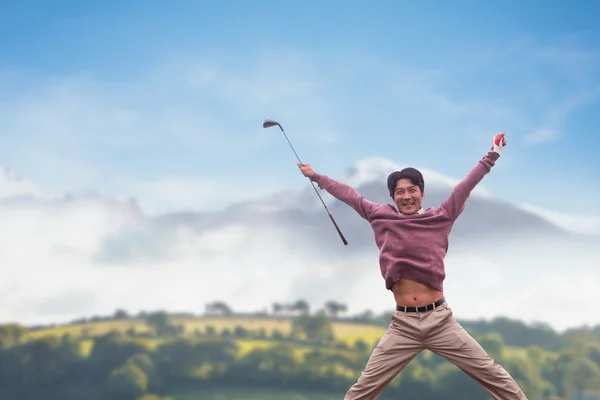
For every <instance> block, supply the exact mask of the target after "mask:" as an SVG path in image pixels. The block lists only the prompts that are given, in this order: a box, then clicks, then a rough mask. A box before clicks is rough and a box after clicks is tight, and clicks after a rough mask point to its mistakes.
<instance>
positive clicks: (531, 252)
mask: <svg viewBox="0 0 600 400" xmlns="http://www.w3.org/2000/svg"><path fill="white" fill-rule="evenodd" d="M4 183H6V182H4ZM9 184H10V182H9ZM186 187H187V186H186ZM31 188H32V190H31V192H30V193H36V192H40V189H38V188H36V187H35V186H32V187H31ZM177 189H178V186H177V184H175V186H172V187H171V190H175V191H176V190H177ZM0 192H2V185H0ZM246 212H248V210H245V211H243V213H242V214H241V215H240V216H239V217H238V218H239V219H233V220H232V221H230V223H227V224H225V225H221V226H217V227H214V228H210V229H208V228H209V227H208V226H204V225H203V224H198V223H197V222H194V221H192V220H190V219H189V218H185V217H182V218H181V219H180V221H179V222H177V223H175V222H173V223H172V225H171V226H170V227H167V226H166V225H164V224H163V223H161V222H159V221H156V220H151V219H148V218H146V217H144V216H143V215H141V213H140V212H139V210H138V209H137V207H136V206H135V203H131V202H130V201H127V200H115V199H111V198H107V197H102V196H99V195H97V194H85V193H84V194H74V195H56V194H52V195H48V196H47V197H44V198H43V197H36V196H35V195H33V196H32V197H29V199H24V198H20V199H19V198H12V199H8V200H7V199H5V200H4V201H3V202H0V218H2V220H3V221H4V222H3V224H2V225H0V244H1V245H0V265H2V276H3V278H2V281H1V282H0V298H1V300H2V301H1V304H2V307H0V321H11V320H12V321H14V320H17V321H20V322H23V323H40V322H42V323H43V322H60V321H68V320H71V319H74V318H78V317H81V316H90V315H94V314H105V315H106V314H110V313H112V312H113V311H114V310H116V309H117V308H125V309H126V310H129V311H131V312H136V311H139V310H143V309H144V310H152V309H168V310H177V311H190V312H196V313H201V312H203V309H204V304H206V303H207V302H210V301H213V300H216V299H220V300H225V301H227V302H229V303H230V304H231V305H232V306H233V307H234V308H235V309H237V310H241V311H251V310H261V309H268V308H269V307H270V305H271V303H272V302H274V301H293V300H295V299H297V298H305V299H307V300H309V302H310V303H311V304H312V305H313V308H315V307H320V306H322V304H323V303H324V302H325V301H327V300H329V299H336V300H338V301H342V302H345V303H346V304H348V306H349V308H350V312H353V313H354V312H361V311H363V310H365V309H367V308H368V309H373V310H376V311H382V310H389V309H390V308H392V307H393V298H392V297H391V293H390V292H388V291H386V290H385V289H384V286H383V280H382V278H381V276H380V273H379V266H378V264H377V253H376V249H375V247H374V245H373V246H372V247H371V250H370V251H365V252H362V254H361V255H360V256H358V257H354V256H350V255H348V254H350V253H347V251H348V249H347V248H345V247H340V249H337V248H329V247H327V246H326V245H323V244H322V243H319V242H317V240H318V238H315V237H314V236H312V235H310V234H307V235H304V236H302V237H301V238H299V237H298V236H297V232H295V230H294V229H291V228H290V226H289V225H286V224H283V225H274V224H271V223H270V221H269V219H268V218H269V215H268V214H266V215H264V216H262V217H260V218H257V219H256V221H259V222H258V223H246V222H244V218H243V215H244V213H246ZM236 221H237V222H236ZM297 229H304V228H300V227H297ZM364 229H368V227H367V226H364ZM302 232H310V231H304V230H303V231H302ZM346 233H350V232H346ZM299 239H301V240H299ZM107 240H110V242H107ZM127 241H133V242H131V243H134V248H133V250H131V247H129V248H128V247H127V246H128V244H127V243H126V242H127ZM107 243H110V245H109V247H108V248H107V247H106V246H107ZM131 243H129V244H131ZM352 244H353V245H354V244H355V243H352ZM119 246H121V247H119ZM135 246H137V247H135ZM324 246H325V247H324ZM107 249H108V250H107ZM594 249H595V247H594V246H591V245H587V244H566V243H562V244H561V245H560V246H558V245H555V244H553V243H552V242H548V241H545V240H544V239H543V238H540V239H538V241H537V242H532V241H528V242H527V243H522V242H519V240H517V239H515V241H511V240H508V239H502V240H500V241H499V240H498V239H494V241H493V242H492V243H486V242H481V243H477V244H474V245H473V247H472V248H470V247H465V246H464V245H463V246H461V247H460V248H455V247H452V248H451V251H450V256H449V257H448V260H447V274H448V278H447V281H446V291H447V295H448V298H449V301H450V302H451V305H452V307H453V309H454V310H455V312H456V315H457V316H458V317H460V318H486V319H489V318H493V317H494V316H496V315H507V316H509V317H513V318H520V319H524V320H526V321H533V320H543V321H545V322H549V323H550V324H552V325H553V326H555V327H556V328H559V329H562V328H565V327H567V326H573V325H579V324H583V323H597V322H599V321H597V320H595V319H594V318H596V317H595V316H594V315H592V314H590V313H589V312H586V311H585V310H582V311H581V312H579V311H578V310H579V308H577V307H573V304H575V300H574V299H570V298H566V299H564V301H563V300H561V299H560V298H557V297H556V293H555V291H556V289H555V288H556V284H557V283H559V284H560V288H561V289H560V291H561V292H562V293H580V291H579V289H578V286H579V285H581V282H585V284H586V285H589V286H590V287H592V286H593V285H600V280H599V279H600V278H598V276H597V274H596V275H594V274H593V271H595V270H596V268H597V264H598V260H600V250H599V249H595V250H594ZM107 251H108V252H109V253H110V252H111V251H112V252H113V253H114V254H113V255H115V257H113V258H112V259H110V260H108V261H110V262H106V261H107V259H104V260H102V259H100V258H98V254H101V253H104V254H105V255H106V252H107ZM123 251H133V257H131V258H128V257H123V254H125V253H123ZM130 254H131V253H130ZM532 260H535V261H532ZM565 265H569V266H570V267H569V268H568V270H565ZM573 265H576V266H577V268H574V267H572V266H573ZM540 271H545V272H544V274H543V275H542V276H540V275H539V274H540ZM476 281H477V282H478V283H477V284H473V283H474V282H476ZM340 282H342V284H340ZM507 291H509V292H510V296H507ZM592 292H593V291H590V293H592ZM539 298H544V299H548V298H552V299H554V300H553V301H554V303H553V306H552V308H548V307H547V300H545V302H543V303H539V302H536V299H539ZM567 300H568V301H567ZM580 300H581V301H582V302H583V303H584V304H585V301H588V300H589V301H591V298H590V299H580ZM524 304H529V305H530V306H527V307H524V306H523V305H524Z"/></svg>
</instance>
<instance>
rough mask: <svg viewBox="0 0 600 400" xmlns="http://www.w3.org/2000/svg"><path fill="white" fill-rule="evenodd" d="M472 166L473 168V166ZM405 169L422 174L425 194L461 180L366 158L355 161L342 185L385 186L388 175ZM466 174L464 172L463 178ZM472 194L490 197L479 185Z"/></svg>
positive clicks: (422, 169) (375, 158)
mask: <svg viewBox="0 0 600 400" xmlns="http://www.w3.org/2000/svg"><path fill="white" fill-rule="evenodd" d="M473 166H475V164H473ZM406 167H414V168H416V169H418V170H419V171H421V173H422V174H423V178H424V179H425V191H426V192H427V191H428V190H429V189H434V190H449V189H452V188H453V187H454V186H455V185H456V184H458V183H459V182H460V181H461V179H462V178H463V177H458V178H453V177H449V176H447V175H444V174H441V173H439V172H436V171H433V170H430V169H427V168H421V167H420V166H418V165H407V164H401V163H397V162H394V161H392V160H390V159H388V158H385V157H379V156H374V157H366V158H363V159H361V160H359V161H357V162H356V163H355V164H354V165H353V166H352V167H350V168H349V169H348V170H347V171H346V173H345V174H344V176H343V177H342V178H341V179H342V181H343V182H344V183H346V184H348V185H350V186H353V187H359V186H361V185H365V184H369V183H373V182H376V183H381V184H384V185H385V184H386V182H387V177H388V175H389V174H390V173H392V172H394V171H399V170H401V169H403V168H406ZM467 172H468V171H467ZM467 172H465V176H466V174H467ZM473 194H474V195H481V196H485V197H490V194H489V193H488V192H487V191H486V190H485V189H483V188H482V187H481V185H480V186H478V187H476V188H475V190H474V191H473Z"/></svg>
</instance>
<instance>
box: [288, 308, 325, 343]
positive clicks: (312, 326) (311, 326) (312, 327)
mask: <svg viewBox="0 0 600 400" xmlns="http://www.w3.org/2000/svg"><path fill="white" fill-rule="evenodd" d="M291 336H292V337H293V338H296V339H299V338H304V339H306V340H308V341H312V342H322V343H329V342H332V341H333V339H334V334H333V324H332V323H331V320H330V319H329V318H328V317H327V315H325V314H323V313H318V314H316V315H301V316H299V317H296V318H294V319H293V321H292V332H291Z"/></svg>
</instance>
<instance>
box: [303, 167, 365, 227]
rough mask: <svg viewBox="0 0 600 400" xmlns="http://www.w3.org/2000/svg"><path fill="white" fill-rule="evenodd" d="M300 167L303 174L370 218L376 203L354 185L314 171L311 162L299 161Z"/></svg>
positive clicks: (363, 215) (360, 213)
mask: <svg viewBox="0 0 600 400" xmlns="http://www.w3.org/2000/svg"><path fill="white" fill-rule="evenodd" d="M298 167H299V168H300V171H302V174H303V175H304V176H306V177H308V178H309V179H310V180H311V181H313V182H316V183H317V185H319V188H320V189H325V190H326V191H327V192H328V193H329V194H331V195H332V196H333V197H335V198H336V199H338V200H340V201H342V202H344V203H346V204H348V205H349V206H350V207H352V208H353V209H354V210H355V211H356V212H357V213H358V214H359V215H360V216H361V217H363V218H364V219H366V220H367V221H368V220H369V218H370V216H371V212H372V211H373V209H374V208H375V203H373V202H371V201H369V200H367V199H366V198H365V197H364V196H363V195H361V194H360V193H359V192H358V191H357V190H356V189H354V188H353V187H352V186H349V185H346V184H344V183H341V182H338V181H336V180H333V179H331V178H329V177H328V176H326V175H321V174H319V173H317V172H314V171H313V169H312V167H311V166H310V164H300V163H298Z"/></svg>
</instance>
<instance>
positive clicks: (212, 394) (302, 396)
mask: <svg viewBox="0 0 600 400" xmlns="http://www.w3.org/2000/svg"><path fill="white" fill-rule="evenodd" d="M171 397H172V398H173V400H339V399H340V398H343V397H344V393H339V394H331V393H300V392H290V391H285V392H282V391H279V390H266V389H265V390H258V389H239V388H234V389H207V390H195V391H189V392H180V393H177V394H174V395H171ZM382 400H384V399H382Z"/></svg>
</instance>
